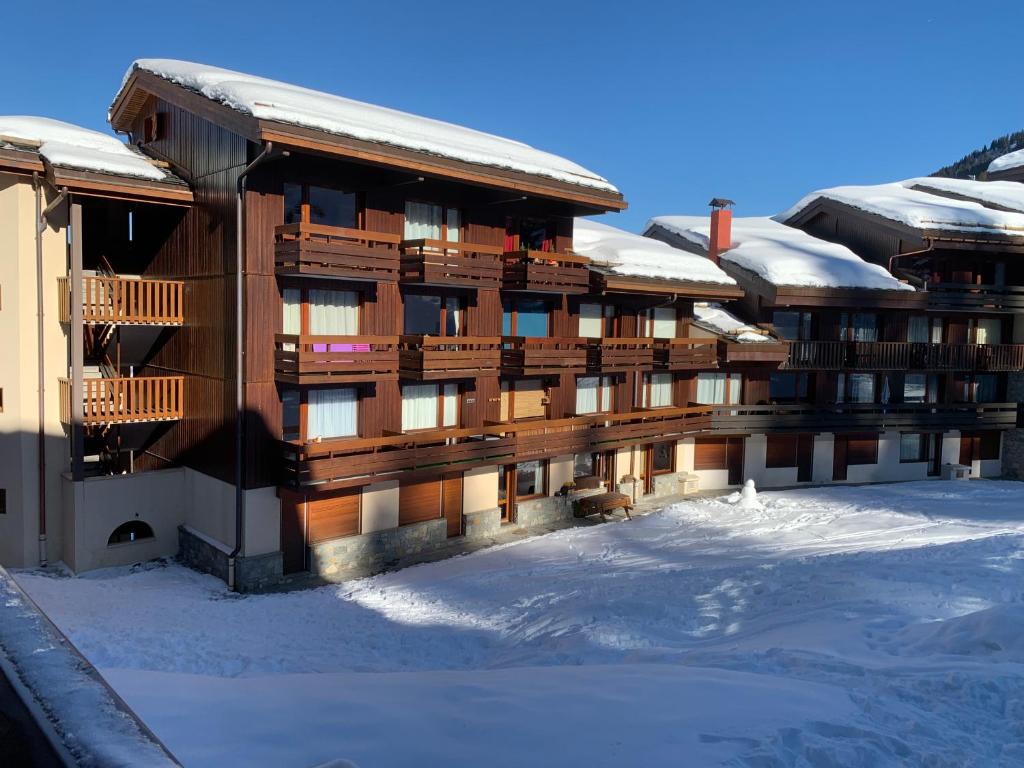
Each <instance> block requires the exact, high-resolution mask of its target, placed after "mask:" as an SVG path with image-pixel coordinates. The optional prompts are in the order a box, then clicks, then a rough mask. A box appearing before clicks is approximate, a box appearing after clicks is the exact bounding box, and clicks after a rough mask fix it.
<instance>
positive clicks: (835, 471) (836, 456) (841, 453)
mask: <svg viewBox="0 0 1024 768" xmlns="http://www.w3.org/2000/svg"><path fill="white" fill-rule="evenodd" d="M848 448H849V444H848V440H847V438H846V435H836V437H835V445H834V448H833V449H832V479H833V480H845V479H846V460H847V452H848V450H847V449H848Z"/></svg>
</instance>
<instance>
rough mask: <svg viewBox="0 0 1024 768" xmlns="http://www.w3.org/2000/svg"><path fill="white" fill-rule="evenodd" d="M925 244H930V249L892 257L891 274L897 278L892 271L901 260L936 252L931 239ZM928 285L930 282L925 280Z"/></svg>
mask: <svg viewBox="0 0 1024 768" xmlns="http://www.w3.org/2000/svg"><path fill="white" fill-rule="evenodd" d="M925 242H926V243H928V247H927V248H922V249H921V250H919V251H907V252H906V253H896V254H893V255H892V256H890V257H889V274H890V275H893V276H894V277H895V273H894V272H893V271H892V270H893V268H894V267H895V266H896V262H897V261H899V260H900V259H903V258H906V257H907V256H920V255H921V254H923V253H928V252H930V251H933V250H935V243H934V242H932V240H931V239H926V240H925ZM897 279H898V278H897ZM927 283H928V281H927V280H925V285H927Z"/></svg>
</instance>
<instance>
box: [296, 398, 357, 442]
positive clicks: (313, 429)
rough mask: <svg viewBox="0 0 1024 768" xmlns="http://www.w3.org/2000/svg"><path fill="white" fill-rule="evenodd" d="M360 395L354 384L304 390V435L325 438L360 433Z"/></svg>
mask: <svg viewBox="0 0 1024 768" xmlns="http://www.w3.org/2000/svg"><path fill="white" fill-rule="evenodd" d="M358 412H359V398H358V395H357V393H356V390H355V388H354V387H335V388H331V389H311V390H309V391H308V392H307V412H306V439H307V440H318V439H321V440H327V439H330V438H334V437H355V436H356V435H357V434H359V423H358Z"/></svg>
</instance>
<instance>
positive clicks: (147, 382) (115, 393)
mask: <svg viewBox="0 0 1024 768" xmlns="http://www.w3.org/2000/svg"><path fill="white" fill-rule="evenodd" d="M184 386H185V378H184V377H183V376H138V377H135V378H129V379H103V378H98V379H85V380H83V382H82V393H81V397H82V408H83V416H82V424H83V425H84V426H92V425H97V424H131V423H137V422H144V421H175V420H177V419H181V418H183V417H184V410H183V393H184ZM60 387H61V393H60V410H61V421H62V422H64V423H65V424H70V423H71V420H72V413H71V412H72V396H73V392H72V389H71V382H70V380H68V379H61V380H60Z"/></svg>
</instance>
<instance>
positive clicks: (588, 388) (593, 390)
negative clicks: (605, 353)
mask: <svg viewBox="0 0 1024 768" xmlns="http://www.w3.org/2000/svg"><path fill="white" fill-rule="evenodd" d="M598 381H599V379H598V377H597V376H580V377H579V378H578V379H576V413H596V412H597V388H598V387H597V384H598Z"/></svg>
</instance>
